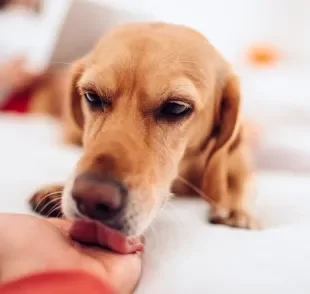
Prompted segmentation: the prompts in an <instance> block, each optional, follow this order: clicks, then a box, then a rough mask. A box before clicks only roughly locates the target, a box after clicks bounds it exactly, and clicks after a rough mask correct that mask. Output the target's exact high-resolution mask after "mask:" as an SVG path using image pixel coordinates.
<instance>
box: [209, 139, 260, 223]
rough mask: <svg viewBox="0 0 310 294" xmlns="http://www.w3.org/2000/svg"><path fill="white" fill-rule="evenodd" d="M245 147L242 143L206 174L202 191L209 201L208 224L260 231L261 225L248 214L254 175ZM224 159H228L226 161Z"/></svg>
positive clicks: (228, 152) (216, 160) (214, 163)
mask: <svg viewBox="0 0 310 294" xmlns="http://www.w3.org/2000/svg"><path fill="white" fill-rule="evenodd" d="M244 148H245V146H243V144H241V143H240V145H239V144H237V145H235V146H234V148H233V149H230V150H229V151H227V153H226V154H221V158H217V159H215V161H214V162H213V163H212V165H213V167H212V168H211V169H209V170H208V172H206V173H205V174H204V181H203V182H204V184H203V191H204V193H205V195H206V196H207V197H208V198H210V199H207V200H208V201H209V203H210V205H211V208H210V213H209V221H210V222H211V223H214V224H224V225H228V226H231V227H237V228H245V229H258V228H259V224H258V222H257V221H256V220H255V218H254V217H253V216H252V214H251V213H250V212H249V203H248V200H249V195H250V194H252V193H251V192H252V191H251V187H250V185H251V180H252V179H251V176H250V174H251V173H250V171H249V162H248V158H249V157H248V156H247V154H246V150H245V149H244ZM222 156H225V158H223V157H222Z"/></svg>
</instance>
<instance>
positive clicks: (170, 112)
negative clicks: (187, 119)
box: [159, 101, 192, 119]
mask: <svg viewBox="0 0 310 294" xmlns="http://www.w3.org/2000/svg"><path fill="white" fill-rule="evenodd" d="M191 111H192V107H191V105H190V104H189V103H186V102H183V101H169V102H166V103H165V104H164V105H163V106H162V107H161V108H160V112H159V115H160V117H162V118H166V119H178V118H182V117H184V116H186V115H188V114H190V113H191Z"/></svg>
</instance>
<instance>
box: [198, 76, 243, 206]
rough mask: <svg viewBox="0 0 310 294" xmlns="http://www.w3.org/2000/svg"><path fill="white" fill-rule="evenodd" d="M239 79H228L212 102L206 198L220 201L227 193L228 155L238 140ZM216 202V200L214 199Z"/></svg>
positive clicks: (231, 77)
mask: <svg viewBox="0 0 310 294" xmlns="http://www.w3.org/2000/svg"><path fill="white" fill-rule="evenodd" d="M240 103H241V102H240V90H239V80H238V78H237V77H236V76H234V75H231V76H229V77H228V78H227V79H226V81H225V82H224V84H223V85H222V86H220V87H218V92H217V96H216V101H215V111H214V113H215V115H214V123H213V133H212V138H211V140H210V143H211V144H212V145H211V146H209V148H210V147H211V148H210V149H209V150H210V153H209V156H208V159H207V162H206V165H205V171H204V176H203V183H202V187H203V190H204V192H205V193H206V194H207V195H208V197H210V198H212V199H213V200H215V201H219V197H220V198H222V197H224V198H225V195H227V192H228V190H227V189H228V186H227V179H228V169H229V160H230V152H231V151H232V149H234V148H238V146H237V145H239V143H238V142H239V141H240V140H241V138H240V136H241V129H240V121H239V113H240ZM216 199H217V200H216Z"/></svg>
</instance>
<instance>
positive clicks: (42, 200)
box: [34, 191, 62, 211]
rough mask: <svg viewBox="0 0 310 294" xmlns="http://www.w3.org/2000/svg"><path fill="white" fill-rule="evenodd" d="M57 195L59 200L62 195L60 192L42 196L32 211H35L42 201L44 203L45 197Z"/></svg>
mask: <svg viewBox="0 0 310 294" xmlns="http://www.w3.org/2000/svg"><path fill="white" fill-rule="evenodd" d="M58 194H59V198H60V197H61V194H62V191H56V192H51V193H48V194H46V195H44V197H43V198H42V199H41V200H40V201H39V202H38V203H37V205H36V207H35V208H34V211H36V210H37V209H38V207H39V205H40V204H41V203H42V201H44V200H45V199H46V198H47V197H50V196H54V195H58Z"/></svg>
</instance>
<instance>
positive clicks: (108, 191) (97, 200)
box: [72, 173, 128, 222]
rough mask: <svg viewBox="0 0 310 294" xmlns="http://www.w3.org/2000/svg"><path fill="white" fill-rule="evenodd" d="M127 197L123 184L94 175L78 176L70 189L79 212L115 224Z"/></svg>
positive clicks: (109, 178)
mask: <svg viewBox="0 0 310 294" xmlns="http://www.w3.org/2000/svg"><path fill="white" fill-rule="evenodd" d="M127 195H128V191H127V188H126V186H125V185H124V184H123V183H121V182H120V181H118V180H116V179H114V178H111V177H105V176H102V175H100V174H94V173H84V174H81V175H80V176H78V177H77V178H76V180H75V182H74V185H73V189H72V197H73V199H74V201H75V202H76V205H77V208H78V210H79V212H80V213H81V214H83V215H84V216H87V217H89V218H90V219H94V220H99V221H102V222H108V221H115V222H117V219H118V218H119V217H120V215H121V213H122V211H123V210H124V207H125V206H126V202H127Z"/></svg>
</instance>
